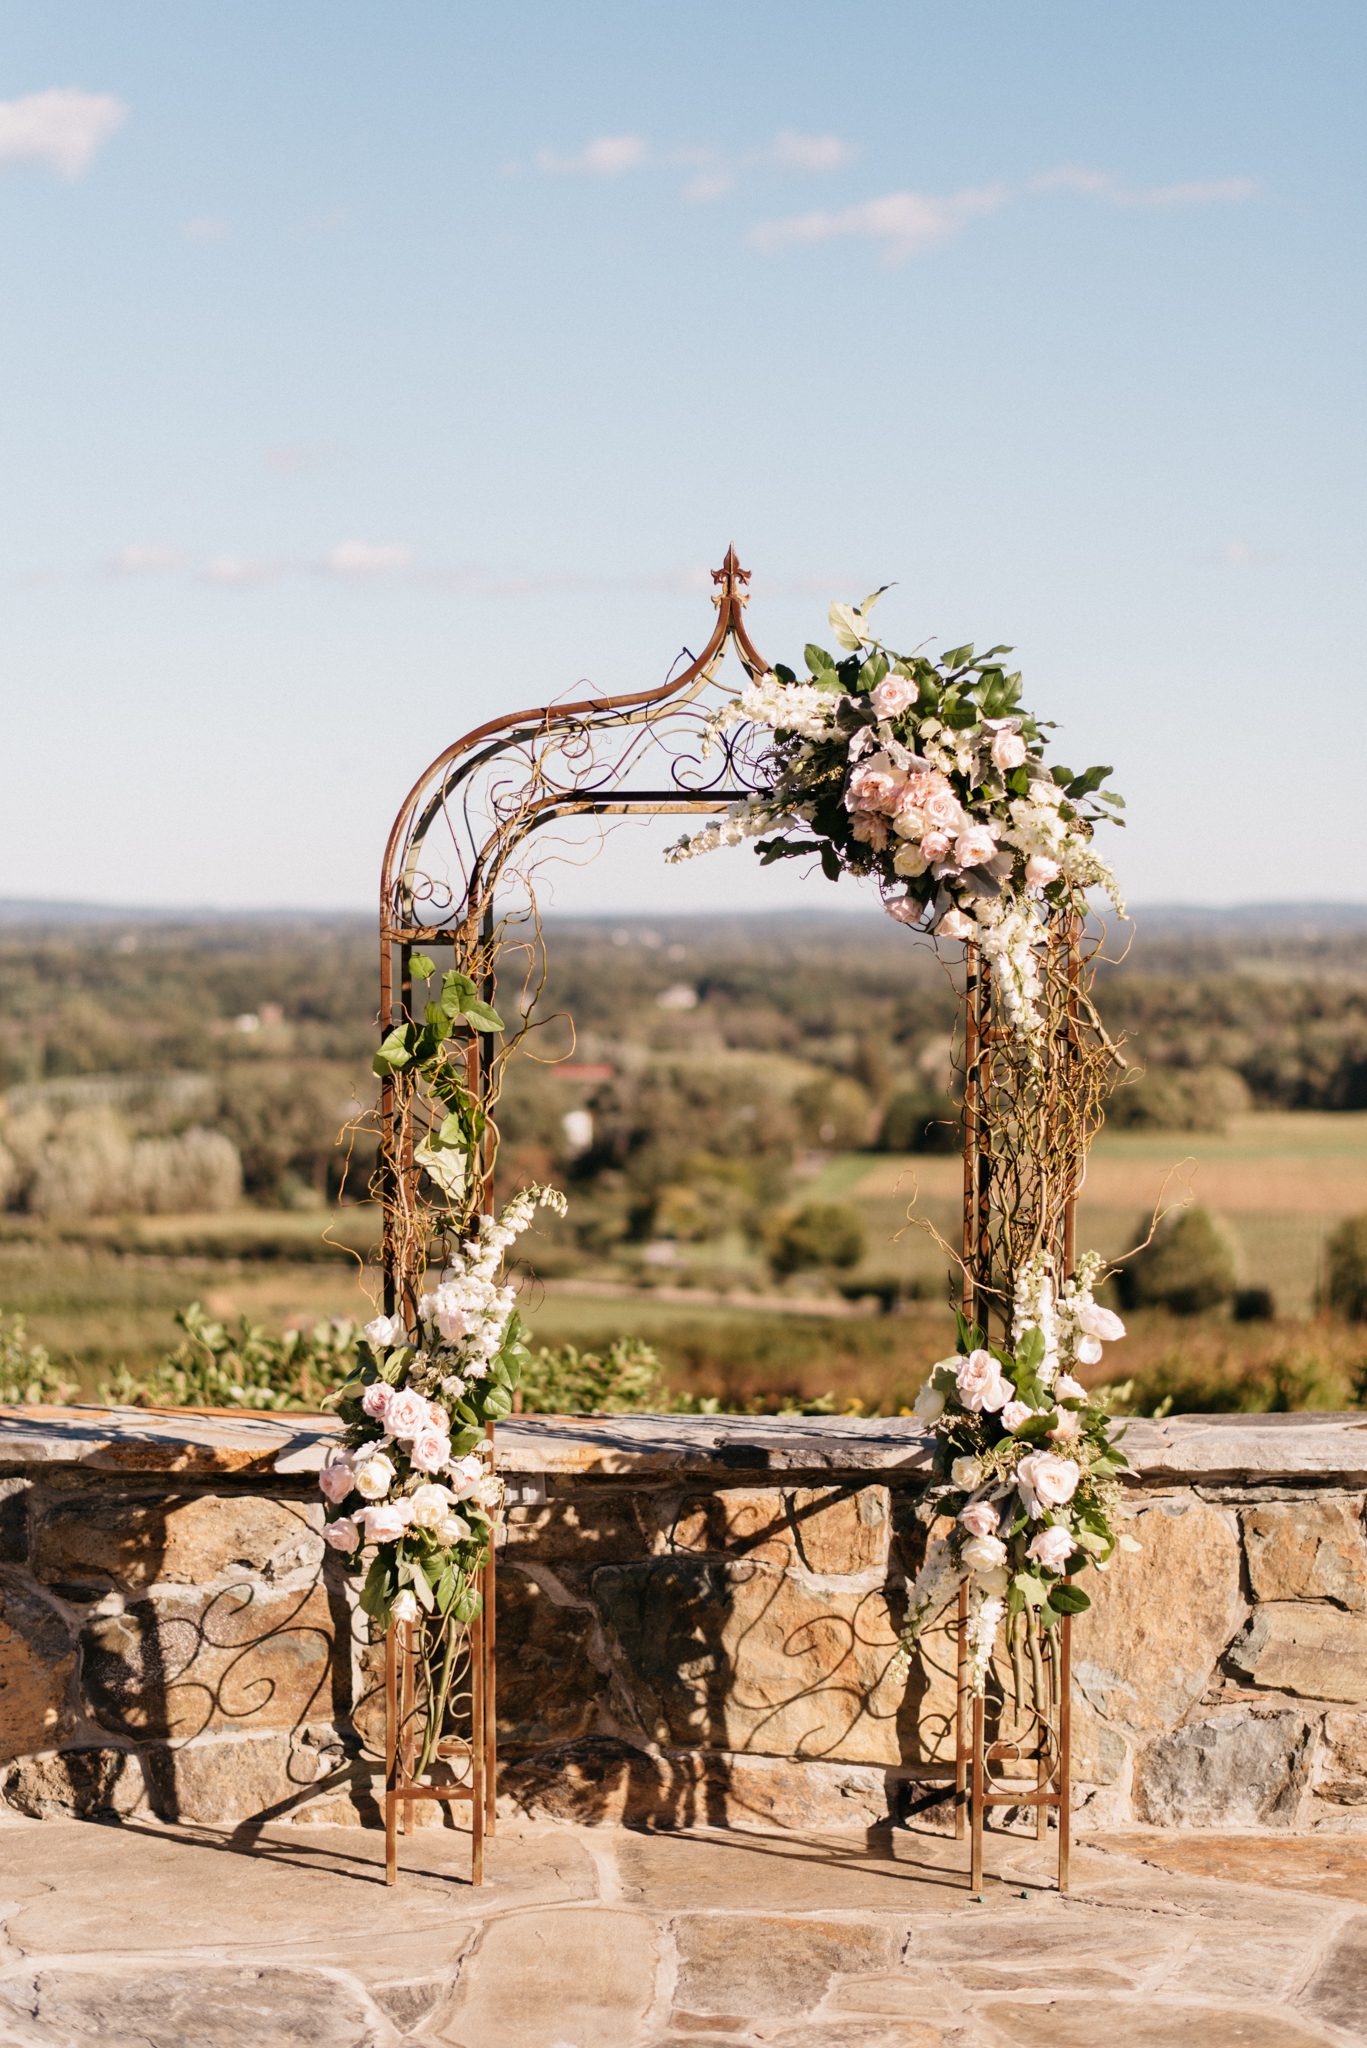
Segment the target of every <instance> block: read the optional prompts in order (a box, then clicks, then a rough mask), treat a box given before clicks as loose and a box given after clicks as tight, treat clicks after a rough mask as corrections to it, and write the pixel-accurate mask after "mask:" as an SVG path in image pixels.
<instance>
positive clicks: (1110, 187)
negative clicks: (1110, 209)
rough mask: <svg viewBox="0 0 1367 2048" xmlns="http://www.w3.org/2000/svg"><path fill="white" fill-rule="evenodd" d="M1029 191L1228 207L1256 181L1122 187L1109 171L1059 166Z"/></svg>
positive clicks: (1250, 192) (1128, 202) (1248, 194)
mask: <svg viewBox="0 0 1367 2048" xmlns="http://www.w3.org/2000/svg"><path fill="white" fill-rule="evenodd" d="M1030 190H1031V191H1032V192H1082V193H1085V194H1087V195H1088V196H1089V197H1091V198H1095V199H1108V200H1109V201H1110V203H1111V204H1112V205H1113V206H1230V205H1238V204H1240V203H1241V202H1242V201H1244V200H1245V199H1252V198H1253V197H1254V196H1255V194H1256V193H1257V190H1258V181H1257V179H1256V178H1188V179H1186V180H1183V181H1181V182H1179V183H1177V184H1173V185H1125V184H1122V183H1121V181H1120V179H1119V178H1117V177H1116V176H1115V174H1114V172H1112V171H1092V170H1088V169H1086V168H1085V166H1083V165H1081V164H1060V165H1059V166H1058V168H1057V169H1056V170H1052V171H1041V172H1040V174H1039V176H1038V177H1035V178H1032V179H1031V180H1030Z"/></svg>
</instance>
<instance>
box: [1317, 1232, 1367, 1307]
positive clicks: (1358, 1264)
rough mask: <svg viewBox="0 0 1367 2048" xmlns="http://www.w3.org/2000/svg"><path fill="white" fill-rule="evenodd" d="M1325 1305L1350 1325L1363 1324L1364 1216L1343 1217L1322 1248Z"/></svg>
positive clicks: (1366, 1298) (1366, 1303) (1366, 1300)
mask: <svg viewBox="0 0 1367 2048" xmlns="http://www.w3.org/2000/svg"><path fill="white" fill-rule="evenodd" d="M1324 1295H1325V1303H1326V1305H1327V1306H1328V1307H1329V1308H1332V1309H1335V1310H1336V1311H1337V1312H1338V1314H1339V1315H1341V1316H1346V1317H1347V1318H1348V1320H1349V1321H1350V1322H1354V1323H1365V1322H1367V1216H1347V1217H1345V1218H1344V1220H1343V1222H1342V1223H1341V1224H1340V1225H1339V1227H1338V1229H1337V1230H1336V1231H1335V1232H1334V1234H1333V1236H1332V1237H1331V1238H1330V1240H1329V1242H1328V1244H1327V1245H1326V1246H1325V1276H1324Z"/></svg>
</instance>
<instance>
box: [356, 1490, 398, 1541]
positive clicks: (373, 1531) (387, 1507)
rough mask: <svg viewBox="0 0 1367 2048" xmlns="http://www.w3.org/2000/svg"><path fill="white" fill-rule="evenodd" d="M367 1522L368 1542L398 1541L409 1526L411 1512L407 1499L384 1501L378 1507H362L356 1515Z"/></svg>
mask: <svg viewBox="0 0 1367 2048" xmlns="http://www.w3.org/2000/svg"><path fill="white" fill-rule="evenodd" d="M356 1520H357V1521H358V1522H364V1523H365V1540H366V1542H367V1543H397V1541H398V1539H399V1537H400V1536H402V1535H403V1533H404V1530H405V1529H406V1528H407V1527H408V1522H409V1512H408V1503H407V1501H399V1500H387V1501H382V1502H381V1503H380V1505H379V1506H378V1507H373V1508H362V1509H361V1511H360V1513H359V1514H358V1515H357V1516H356Z"/></svg>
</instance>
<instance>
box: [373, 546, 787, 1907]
mask: <svg viewBox="0 0 1367 2048" xmlns="http://www.w3.org/2000/svg"><path fill="white" fill-rule="evenodd" d="M749 580H750V578H749V574H748V572H747V571H745V570H743V569H742V568H741V567H740V564H739V562H738V561H737V559H736V553H735V549H734V548H729V549H728V550H727V555H726V559H725V561H724V563H723V565H722V568H721V569H720V570H717V571H714V574H713V581H714V582H716V583H717V584H719V585H720V586H721V594H720V596H719V598H718V599H717V618H716V621H715V624H714V626H713V630H712V633H711V634H710V636H709V638H708V641H707V644H706V646H705V647H704V648H703V651H702V653H701V654H700V655H698V656H697V657H696V658H694V659H693V660H692V661H691V662H690V663H689V665H688V667H687V668H686V669H685V670H684V671H683V672H682V673H681V674H680V675H678V676H676V677H674V678H673V680H672V681H667V682H666V683H665V684H663V685H658V686H655V687H652V688H651V689H649V690H644V691H638V692H635V693H633V694H630V695H627V696H620V697H595V698H588V699H584V700H582V701H580V702H577V703H571V704H567V705H558V706H545V707H542V708H540V709H538V710H534V711H524V712H514V713H511V714H509V715H508V716H506V717H504V718H501V719H495V720H491V721H489V722H488V723H487V724H485V725H483V726H480V727H478V728H476V729H475V730H474V731H473V732H470V733H468V734H466V735H465V736H464V738H462V739H461V740H458V741H456V743H455V744H454V745H453V746H451V747H449V748H447V749H446V751H445V752H444V753H443V754H441V755H439V756H438V757H437V759H436V760H435V761H434V762H432V763H431V764H430V765H429V767H428V768H427V769H426V771H425V772H424V774H423V775H422V776H420V777H419V778H418V780H417V782H415V783H414V785H413V787H412V788H411V789H410V791H409V793H408V796H407V797H406V798H405V800H404V802H403V804H402V805H401V806H400V810H399V813H398V815H397V816H396V818H395V820H394V824H393V826H392V828H391V831H390V834H389V839H388V841H387V843H386V847H385V853H384V860H383V864H382V869H381V881H380V939H381V958H380V1024H381V1028H382V1033H383V1032H387V1031H388V1030H390V1029H392V1028H393V1025H394V1023H395V1022H396V1021H398V1019H397V1017H396V1006H395V1002H394V966H395V955H396V953H397V957H398V965H399V979H400V990H399V995H400V1000H399V1005H398V1015H399V1016H402V1017H408V1016H411V999H412V978H411V951H412V948H413V946H414V945H415V944H422V943H428V944H439V943H443V942H444V943H449V944H451V945H452V946H453V948H454V950H455V951H456V952H457V954H459V952H460V930H459V922H458V921H451V922H448V923H446V924H421V925H420V924H418V922H417V921H416V919H414V918H413V917H412V915H411V909H412V904H413V888H412V883H413V879H414V877H415V874H416V873H417V869H416V858H417V856H418V855H419V854H420V853H421V850H422V847H423V845H424V844H425V841H426V838H427V834H428V832H429V831H430V829H431V827H432V825H433V823H434V822H435V821H436V820H437V819H438V818H439V817H440V816H442V815H443V813H444V811H445V808H446V805H447V804H448V802H449V800H450V798H451V795H452V793H453V792H454V791H457V790H458V789H460V788H461V786H462V785H463V784H465V783H466V782H468V781H470V780H472V779H473V777H474V775H475V774H476V773H477V772H478V770H479V769H480V768H481V767H482V766H484V765H486V764H487V763H489V762H491V761H493V760H495V759H497V758H498V756H499V755H500V754H502V753H507V752H509V751H511V750H515V749H516V748H517V747H519V746H522V747H528V746H534V745H536V744H537V743H538V742H542V743H546V742H549V741H550V740H552V739H553V737H554V736H555V735H556V734H557V733H559V732H564V733H566V734H571V733H572V732H573V730H574V728H575V727H576V726H577V725H583V726H586V727H590V728H594V729H604V728H610V727H612V726H629V725H632V724H639V725H641V726H643V727H644V726H646V725H648V724H649V722H650V720H651V718H652V717H653V715H654V713H655V712H656V711H658V710H661V709H665V708H678V707H680V706H682V705H683V704H685V703H686V702H688V701H689V699H690V697H691V696H693V695H696V694H698V692H699V691H700V690H701V689H702V687H703V686H704V685H705V684H706V683H707V682H708V681H710V680H711V676H712V671H713V669H714V667H715V665H716V663H717V661H718V660H719V659H720V656H721V654H722V653H723V651H724V650H725V648H726V645H727V643H728V641H729V642H730V643H731V644H732V645H733V646H734V647H735V649H736V651H737V653H738V655H739V657H740V659H741V661H742V663H743V665H744V666H745V668H746V669H747V671H748V672H749V673H750V674H751V675H758V674H762V673H765V672H766V671H767V668H768V664H767V663H766V662H765V660H764V658H763V656H762V655H761V654H760V653H759V651H758V650H757V648H756V647H755V646H754V643H753V642H752V641H751V639H750V637H749V634H748V633H747V631H746V629H745V622H744V615H743V613H744V606H745V603H746V601H747V600H746V596H745V594H744V591H743V589H742V585H744V584H747V583H748V582H749ZM457 764H459V765H457ZM629 765H630V762H629V759H628V760H627V761H624V762H619V763H618V764H617V769H616V772H617V773H623V772H625V771H626V769H627V768H628V767H629ZM448 771H449V772H448ZM434 778H437V785H436V787H435V788H433V787H432V785H433V781H434ZM424 791H428V792H429V795H428V797H427V801H426V803H425V804H424V803H423V801H422V799H423V793H424ZM747 793H748V792H747V791H745V790H743V789H732V788H725V787H721V788H712V789H710V790H705V791H703V790H699V791H695V792H691V793H690V792H689V791H687V790H686V789H681V788H678V787H675V788H673V789H669V790H640V791H635V790H625V789H617V790H612V789H611V788H605V789H604V790H602V791H600V792H590V793H589V794H588V795H587V796H584V795H579V794H577V793H576V792H575V790H574V789H573V787H569V788H565V789H559V790H554V791H551V792H549V793H548V794H547V796H546V797H545V798H544V799H543V800H541V801H540V802H539V803H538V804H537V805H536V806H534V807H533V814H532V815H531V816H529V817H528V818H527V819H526V820H524V821H523V823H522V824H521V826H520V829H519V830H518V832H517V834H516V838H515V839H511V838H510V839H509V841H508V842H507V843H508V844H509V845H511V844H513V843H516V841H520V840H521V839H523V838H525V837H526V836H527V835H528V834H529V833H530V832H531V831H532V830H535V829H536V828H537V827H538V826H541V825H544V824H548V823H551V822H553V821H554V820H556V819H558V818H568V817H571V816H627V815H630V814H632V813H633V812H638V811H640V812H645V813H646V814H650V815H657V816H659V815H687V814H689V813H695V812H706V811H717V810H722V809H724V808H726V806H727V805H728V804H730V803H733V802H735V801H736V800H737V799H738V798H739V797H742V796H744V795H746V794H747ZM499 841H500V834H499V833H498V832H497V831H495V833H494V834H493V835H491V839H490V840H486V842H485V844H484V846H483V847H482V848H479V849H477V850H476V851H475V853H474V858H473V861H472V863H471V865H470V866H469V867H468V868H467V870H466V873H465V884H466V893H465V897H464V898H463V899H462V900H463V902H464V904H465V905H467V906H468V905H469V903H470V901H471V894H472V890H474V889H475V888H476V887H477V886H478V885H479V884H480V883H481V881H483V880H486V879H496V873H495V875H494V876H493V877H490V878H486V877H484V876H482V875H481V868H482V865H483V862H484V859H485V857H486V856H487V855H488V854H489V851H490V846H491V845H493V846H494V848H495V849H496V851H495V864H496V865H501V862H498V860H497V849H498V846H499ZM401 850H402V852H403V854H404V862H403V867H402V870H401V871H396V861H397V857H398V855H399V853H400V851H401ZM476 900H477V899H476ZM403 909H407V910H408V911H409V915H408V916H407V917H403V916H401V915H396V913H397V912H400V911H401V910H403ZM494 937H495V925H494V919H493V908H492V889H490V890H489V892H488V900H487V901H486V904H485V907H484V913H483V919H482V930H481V940H482V954H483V959H482V963H481V975H480V979H481V983H482V987H481V995H482V997H483V998H484V1000H486V1001H489V1002H492V1001H493V998H494V992H495V983H496V974H495V970H494V965H493V949H494ZM467 1063H468V1065H467V1071H468V1075H469V1081H470V1088H471V1093H472V1094H474V1095H475V1097H476V1099H477V1100H478V1101H479V1102H480V1103H481V1105H482V1106H484V1107H485V1109H486V1114H487V1109H488V1106H489V1099H490V1095H491V1092H492V1091H491V1082H492V1064H493V1063H492V1061H491V1060H490V1059H489V1058H487V1057H486V1056H484V1054H483V1052H482V1049H481V1046H480V1043H479V1040H478V1037H477V1035H476V1034H471V1044H470V1047H469V1048H468V1050H467ZM380 1110H381V1122H382V1130H381V1148H380V1153H381V1193H382V1198H383V1201H384V1213H383V1236H382V1257H383V1260H384V1285H385V1294H384V1299H385V1308H386V1311H387V1312H389V1313H394V1312H395V1310H396V1308H398V1307H399V1306H400V1305H402V1307H403V1309H404V1312H405V1315H406V1317H407V1318H408V1320H410V1321H411V1319H412V1316H413V1314H414V1312H415V1310H416V1301H415V1299H414V1298H413V1297H414V1295H415V1291H416V1289H415V1281H416V1275H414V1274H411V1273H409V1272H407V1270H406V1268H405V1269H404V1270H400V1268H401V1265H402V1261H401V1260H400V1258H399V1254H398V1244H397V1241H396V1235H395V1227H394V1216H395V1211H396V1208H397V1203H398V1195H399V1190H400V1187H401V1186H402V1187H407V1188H409V1189H411V1188H412V1187H413V1185H414V1181H415V1171H414V1159H413V1131H412V1117H411V1114H409V1113H406V1111H407V1102H406V1097H405V1093H404V1091H403V1090H402V1089H401V1088H400V1087H399V1086H398V1084H397V1083H396V1081H395V1078H394V1076H393V1075H392V1074H388V1075H386V1076H385V1077H384V1079H383V1081H382V1084H381V1092H380ZM396 1127H397V1128H396ZM480 1155H481V1156H480V1168H481V1178H482V1184H483V1185H482V1202H483V1206H484V1207H485V1208H488V1207H489V1205H490V1203H491V1201H492V1165H493V1160H492V1150H491V1147H490V1144H489V1138H488V1127H487V1125H486V1130H485V1132H484V1133H483V1134H482V1136H481V1147H480ZM486 1436H487V1440H488V1443H489V1457H490V1469H491V1471H492V1470H493V1469H494V1467H493V1459H494V1455H495V1454H494V1430H493V1427H492V1425H489V1426H488V1427H487V1430H486ZM495 1574H496V1567H495V1558H494V1547H493V1544H492V1543H491V1544H490V1549H489V1555H488V1557H487V1558H486V1560H485V1563H484V1566H483V1568H482V1570H481V1573H480V1593H481V1605H480V1609H479V1612H478V1614H477V1616H476V1619H475V1621H474V1623H473V1624H472V1627H471V1630H470V1634H469V1637H468V1641H469V1645H470V1683H471V1722H472V1727H471V1745H470V1755H471V1766H472V1781H473V1782H472V1784H471V1785H470V1786H468V1787H467V1786H432V1785H426V1784H423V1785H419V1784H416V1783H414V1781H413V1777H412V1769H413V1761H414V1758H413V1747H414V1740H415V1736H414V1728H413V1714H414V1703H415V1673H416V1657H417V1652H416V1648H415V1646H414V1645H413V1643H412V1641H411V1637H410V1633H409V1630H408V1627H407V1625H406V1624H403V1625H394V1624H391V1626H390V1628H389V1630H388V1632H387V1639H386V1645H385V1669H386V1722H387V1731H386V1733H387V1757H386V1762H387V1778H386V1792H385V1827H386V1837H387V1839H386V1876H387V1878H388V1881H389V1882H391V1883H392V1882H394V1879H395V1876H396V1874H397V1843H396V1836H397V1832H398V1829H399V1827H400V1825H402V1823H403V1821H407V1822H408V1823H409V1824H411V1818H412V1810H413V1802H414V1801H415V1800H416V1799H437V1800H441V1801H449V1800H452V1799H458V1798H469V1799H470V1800H471V1804H472V1853H471V1874H472V1880H473V1882H475V1883H479V1882H481V1880H482V1877H483V1842H484V1835H485V1831H486V1828H487V1831H488V1832H489V1833H490V1834H492V1832H493V1829H494V1824H495V1793H496V1761H497V1755H496V1719H495V1714H496V1690H495V1688H496V1672H495V1661H494V1653H495V1631H496V1604H495V1598H494V1595H495ZM420 1625H421V1624H420ZM448 1625H450V1624H449V1623H448ZM438 1753H439V1754H440V1753H441V1744H440V1741H439V1744H438Z"/></svg>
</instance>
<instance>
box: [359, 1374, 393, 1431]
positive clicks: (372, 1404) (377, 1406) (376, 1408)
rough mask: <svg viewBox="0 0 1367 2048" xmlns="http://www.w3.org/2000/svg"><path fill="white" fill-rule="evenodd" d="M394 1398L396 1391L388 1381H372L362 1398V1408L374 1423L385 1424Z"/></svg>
mask: <svg viewBox="0 0 1367 2048" xmlns="http://www.w3.org/2000/svg"><path fill="white" fill-rule="evenodd" d="M393 1398H394V1389H393V1388H392V1387H391V1386H390V1385H389V1382H388V1381H387V1380H372V1381H371V1383H370V1385H369V1386H368V1387H367V1388H366V1390H365V1392H364V1393H363V1394H362V1396H361V1407H362V1408H363V1409H364V1411H365V1413H366V1414H367V1415H368V1416H369V1417H370V1419H371V1421H372V1422H383V1421H384V1419H385V1414H386V1412H387V1410H388V1408H389V1404H390V1402H391V1401H392V1400H393Z"/></svg>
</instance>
